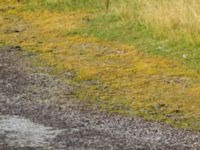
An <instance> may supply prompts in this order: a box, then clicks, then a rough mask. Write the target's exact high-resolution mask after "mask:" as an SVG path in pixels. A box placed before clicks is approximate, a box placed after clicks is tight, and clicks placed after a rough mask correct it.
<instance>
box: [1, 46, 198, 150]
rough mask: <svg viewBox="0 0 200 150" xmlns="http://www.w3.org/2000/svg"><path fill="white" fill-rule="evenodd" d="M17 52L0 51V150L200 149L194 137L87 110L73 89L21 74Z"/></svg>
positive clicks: (44, 77)
mask: <svg viewBox="0 0 200 150" xmlns="http://www.w3.org/2000/svg"><path fill="white" fill-rule="evenodd" d="M20 50H21V48H20V47H4V48H0V149H2V150H25V149H26V150H40V149H41V150H46V149H47V150H51V149H52V150H118V149H119V150H134V149H144V150H148V149H156V150H157V149H160V150H165V149H177V150H189V149H191V150H198V149H200V133H199V132H194V131H189V130H182V129H175V128H172V127H170V126H167V125H164V124H160V123H156V122H146V121H143V120H142V119H138V118H131V117H122V116H117V115H111V114H108V113H106V112H101V113H100V112H98V111H89V110H87V109H86V107H84V105H83V104H80V103H79V102H78V101H77V100H76V99H75V97H74V96H73V88H72V87H70V86H68V85H64V84H62V83H61V82H59V80H58V79H56V78H54V77H50V76H48V75H46V74H30V73H26V72H27V70H26V71H25V69H23V68H24V66H25V65H23V59H22V56H20V57H19V56H18V55H17V53H18V51H20ZM24 57H25V56H24ZM58 100H59V101H58ZM63 103H65V105H63ZM61 106H62V107H61ZM63 106H65V107H63Z"/></svg>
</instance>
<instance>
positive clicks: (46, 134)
mask: <svg viewBox="0 0 200 150" xmlns="http://www.w3.org/2000/svg"><path fill="white" fill-rule="evenodd" d="M62 131H63V130H55V129H53V128H51V127H46V126H44V125H42V124H36V123H34V122H32V121H30V120H28V119H26V118H22V117H19V116H0V139H3V141H2V142H4V143H6V144H8V145H9V146H11V147H47V146H49V144H50V142H51V141H52V140H53V138H55V137H56V136H57V135H59V134H60V133H61V132H62ZM0 142H1V140H0ZM0 144H1V143H0Z"/></svg>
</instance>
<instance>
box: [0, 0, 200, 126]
mask: <svg viewBox="0 0 200 150" xmlns="http://www.w3.org/2000/svg"><path fill="white" fill-rule="evenodd" d="M0 4H2V5H1V6H2V10H3V8H4V7H7V4H5V2H3V1H0ZM9 4H10V5H14V6H15V7H16V8H15V9H11V8H9V10H8V11H2V12H1V15H2V16H3V18H4V19H3V21H2V23H1V22H0V29H1V34H0V39H1V41H0V42H1V43H3V44H6V45H20V46H22V47H23V49H24V50H27V51H28V52H31V53H34V54H35V55H32V57H31V58H30V60H31V63H32V64H33V65H35V66H37V67H38V68H46V71H48V72H50V73H51V74H53V75H59V76H61V77H62V79H63V80H65V81H67V82H70V83H71V84H74V85H75V86H76V87H77V88H76V91H75V94H76V95H77V97H79V98H80V99H81V100H83V101H85V102H87V103H88V104H89V105H90V106H92V107H98V108H99V109H102V110H108V111H110V112H115V113H121V114H126V115H137V116H142V117H144V118H146V119H151V120H158V121H164V122H167V123H170V124H173V125H177V126H179V127H187V128H193V129H200V128H199V127H200V125H199V124H200V120H199V117H200V116H199V115H200V109H199V108H200V101H199V99H200V94H199V93H200V75H199V69H200V68H199V63H200V60H199V59H198V57H199V53H200V52H199V47H198V41H199V39H198V38H199V37H198V34H199V32H198V30H199V26H198V15H199V13H198V11H199V10H200V9H198V6H199V5H198V4H199V2H198V1H197V0H191V1H190V2H188V1H184V0H179V1H178V0H174V1H167V0H159V1H158V0H157V1H156V0H151V1H150V0H143V1H141V0H126V1H119V0H116V1H111V5H110V8H109V11H106V9H105V7H106V5H105V1H103V0H102V1H100V0H98V1H97V0H89V1H86V0H79V1H78V0H77V1H75V0H41V1H39V0H38V1H37V0H36V1H33V0H28V1H25V0H24V1H23V0H22V1H21V2H17V1H14V0H10V1H9ZM193 7H195V8H193ZM5 18H11V19H5ZM16 20H17V21H16ZM190 20H192V22H190ZM16 22H17V23H16ZM164 57H166V58H164ZM43 70H44V69H43Z"/></svg>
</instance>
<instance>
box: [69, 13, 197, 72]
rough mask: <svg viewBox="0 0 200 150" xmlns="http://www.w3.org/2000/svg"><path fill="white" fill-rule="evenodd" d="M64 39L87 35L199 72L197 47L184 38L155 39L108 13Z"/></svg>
mask: <svg viewBox="0 0 200 150" xmlns="http://www.w3.org/2000/svg"><path fill="white" fill-rule="evenodd" d="M66 35H82V36H85V35H87V36H92V37H96V38H98V39H101V40H107V41H115V42H119V43H127V44H130V45H133V46H134V47H136V49H137V50H140V51H142V52H145V53H146V54H147V55H157V56H159V55H160V56H163V57H166V58H168V59H174V60H178V61H181V62H182V63H183V64H185V65H187V66H188V67H190V68H193V69H197V70H198V71H200V47H199V45H198V44H192V43H188V42H187V41H185V39H184V38H178V39H170V38H166V37H160V36H156V35H155V34H154V32H153V29H152V28H151V27H148V26H146V25H145V24H141V23H139V22H136V23H134V22H123V21H122V20H121V19H120V17H119V16H116V15H114V14H112V13H111V14H106V15H105V14H104V15H98V16H97V17H96V18H95V19H91V20H87V21H85V27H84V28H82V29H78V30H74V31H70V32H67V33H66Z"/></svg>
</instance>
